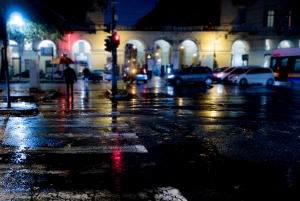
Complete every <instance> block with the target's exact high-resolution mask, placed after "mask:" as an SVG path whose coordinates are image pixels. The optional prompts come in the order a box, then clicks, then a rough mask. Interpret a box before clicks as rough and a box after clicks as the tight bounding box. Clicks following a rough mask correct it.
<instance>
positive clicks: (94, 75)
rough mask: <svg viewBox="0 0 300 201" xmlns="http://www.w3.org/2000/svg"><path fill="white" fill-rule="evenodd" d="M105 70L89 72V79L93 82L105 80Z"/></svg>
mask: <svg viewBox="0 0 300 201" xmlns="http://www.w3.org/2000/svg"><path fill="white" fill-rule="evenodd" d="M103 76H104V70H93V71H92V72H91V73H90V74H89V80H91V81H93V82H100V81H102V80H103Z"/></svg>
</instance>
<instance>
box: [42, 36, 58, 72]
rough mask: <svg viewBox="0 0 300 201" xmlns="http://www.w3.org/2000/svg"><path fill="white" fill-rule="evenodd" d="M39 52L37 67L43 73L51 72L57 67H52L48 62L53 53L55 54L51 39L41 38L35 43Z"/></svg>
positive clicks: (54, 46)
mask: <svg viewBox="0 0 300 201" xmlns="http://www.w3.org/2000/svg"><path fill="white" fill-rule="evenodd" d="M37 49H38V50H39V51H38V54H39V56H40V57H39V67H40V70H42V71H43V72H44V73H52V72H53V71H56V70H57V69H54V65H52V64H50V62H51V60H52V59H53V57H54V55H56V51H57V48H56V45H55V43H54V42H53V41H51V40H42V41H40V43H39V44H37Z"/></svg>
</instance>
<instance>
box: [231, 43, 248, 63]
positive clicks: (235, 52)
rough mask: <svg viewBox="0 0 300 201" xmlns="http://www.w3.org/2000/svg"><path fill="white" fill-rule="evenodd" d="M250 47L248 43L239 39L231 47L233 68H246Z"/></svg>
mask: <svg viewBox="0 0 300 201" xmlns="http://www.w3.org/2000/svg"><path fill="white" fill-rule="evenodd" d="M249 50H250V45H249V43H248V42H247V41H245V40H241V39H238V40H236V41H234V42H233V44H232V46H231V55H232V58H231V66H244V65H247V64H248V55H249Z"/></svg>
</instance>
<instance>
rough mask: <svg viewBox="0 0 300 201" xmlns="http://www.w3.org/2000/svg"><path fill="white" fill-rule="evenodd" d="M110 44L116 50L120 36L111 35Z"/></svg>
mask: <svg viewBox="0 0 300 201" xmlns="http://www.w3.org/2000/svg"><path fill="white" fill-rule="evenodd" d="M112 43H113V46H114V47H115V48H117V47H118V46H119V45H120V35H118V34H116V33H114V34H113V35H112Z"/></svg>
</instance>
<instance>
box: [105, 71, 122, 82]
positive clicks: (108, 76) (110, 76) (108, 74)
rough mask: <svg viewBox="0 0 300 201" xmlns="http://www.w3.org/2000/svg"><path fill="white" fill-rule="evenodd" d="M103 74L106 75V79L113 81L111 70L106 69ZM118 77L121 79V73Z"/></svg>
mask: <svg viewBox="0 0 300 201" xmlns="http://www.w3.org/2000/svg"><path fill="white" fill-rule="evenodd" d="M103 76H104V80H106V81H111V80H112V73H111V70H105V71H104V74H103ZM117 79H119V75H117Z"/></svg>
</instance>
